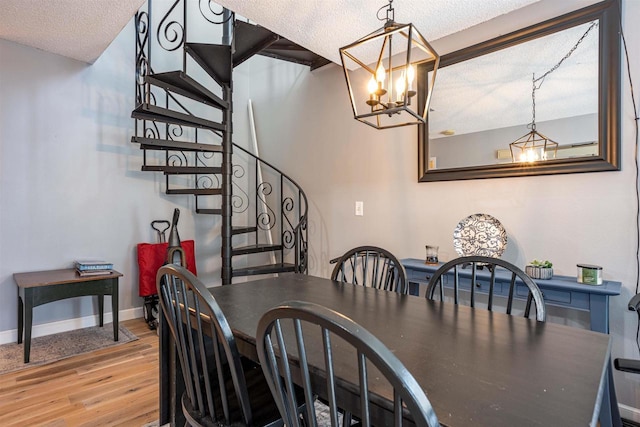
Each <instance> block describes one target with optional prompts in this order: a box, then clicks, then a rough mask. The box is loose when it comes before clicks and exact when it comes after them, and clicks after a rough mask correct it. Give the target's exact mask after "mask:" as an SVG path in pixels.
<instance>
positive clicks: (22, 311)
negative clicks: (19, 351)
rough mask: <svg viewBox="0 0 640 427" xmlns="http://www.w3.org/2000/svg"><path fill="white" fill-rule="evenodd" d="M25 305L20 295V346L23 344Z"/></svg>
mask: <svg viewBox="0 0 640 427" xmlns="http://www.w3.org/2000/svg"><path fill="white" fill-rule="evenodd" d="M23 316H24V303H23V302H22V297H20V296H19V295H18V344H22V333H23V332H24V323H23V322H24V317H23Z"/></svg>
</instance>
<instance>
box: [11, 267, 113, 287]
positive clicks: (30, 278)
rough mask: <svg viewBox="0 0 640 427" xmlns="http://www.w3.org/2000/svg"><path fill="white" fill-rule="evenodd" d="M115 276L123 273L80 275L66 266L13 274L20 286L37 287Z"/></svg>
mask: <svg viewBox="0 0 640 427" xmlns="http://www.w3.org/2000/svg"><path fill="white" fill-rule="evenodd" d="M114 277H122V273H120V272H118V271H115V270H111V272H110V273H109V274H99V275H94V276H80V275H79V274H78V272H77V271H76V269H75V268H65V269H62V270H47V271H30V272H25V273H14V274H13V280H14V281H15V282H16V285H18V287H20V288H36V287H40V286H51V285H60V284H63V283H75V282H90V281H93V280H102V279H112V278H114Z"/></svg>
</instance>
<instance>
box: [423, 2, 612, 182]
mask: <svg viewBox="0 0 640 427" xmlns="http://www.w3.org/2000/svg"><path fill="white" fill-rule="evenodd" d="M620 3H621V0H607V1H603V2H600V3H596V4H594V5H591V6H588V7H586V8H583V9H580V10H577V11H574V12H570V13H568V14H565V15H562V16H559V17H556V18H552V19H549V20H547V21H544V22H541V23H539V24H535V25H532V26H529V27H526V28H523V29H521V30H517V31H514V32H512V33H509V34H506V35H503V36H500V37H496V38H494V39H491V40H488V41H486V42H482V43H478V44H476V45H473V46H470V47H467V48H464V49H461V50H458V51H455V52H452V53H449V54H446V55H443V56H442V57H441V59H440V67H439V69H438V73H442V72H445V73H446V67H447V66H448V65H452V64H456V63H458V62H461V61H467V60H469V59H472V58H476V57H478V56H481V55H486V54H488V53H492V52H495V51H498V50H501V49H505V48H508V47H512V46H516V45H518V44H521V43H525V42H527V41H530V40H534V39H537V38H539V37H544V36H546V35H549V34H553V33H555V32H558V31H562V30H565V29H568V28H571V27H574V26H576V25H580V24H583V23H585V22H589V21H593V20H596V19H597V20H599V21H600V25H599V33H600V34H599V49H598V55H599V68H598V80H599V81H598V142H599V146H598V155H597V156H591V157H581V158H570V159H554V160H547V161H544V162H539V163H537V164H522V163H507V164H496V165H485V166H473V167H460V168H451V169H434V170H429V169H428V164H429V161H428V160H429V135H428V132H429V129H428V117H427V124H426V125H419V126H418V181H419V182H433V181H456V180H466V179H482V178H505V177H520V176H534V175H552V174H566V173H580V172H604V171H619V170H620V152H621V144H620V139H621V136H620V127H621V125H620V99H621V58H622V56H621V40H620V10H621V9H620V8H621V4H620ZM428 67H429V66H428V64H424V65H421V66H419V67H418V70H417V74H418V79H419V80H418V81H420V82H427V81H428V80H427V79H428V73H429V71H430V70H429V68H428ZM436 84H437V83H436ZM427 92H428V91H427V88H426V84H424V85H420V86H419V91H418V102H420V103H423V104H422V105H424V102H425V100H426V97H427Z"/></svg>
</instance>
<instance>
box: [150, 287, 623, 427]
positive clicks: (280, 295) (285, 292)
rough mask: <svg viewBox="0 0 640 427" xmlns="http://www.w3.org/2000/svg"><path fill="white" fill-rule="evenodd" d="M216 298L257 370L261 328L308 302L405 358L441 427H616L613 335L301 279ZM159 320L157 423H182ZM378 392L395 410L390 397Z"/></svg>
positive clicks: (223, 291)
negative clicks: (286, 306)
mask: <svg viewBox="0 0 640 427" xmlns="http://www.w3.org/2000/svg"><path fill="white" fill-rule="evenodd" d="M209 291H210V292H211V295H213V297H214V298H215V299H216V301H217V303H218V304H219V306H220V308H221V309H222V311H223V313H224V314H225V317H226V318H227V320H228V322H229V325H230V327H231V329H232V331H233V334H234V337H235V340H236V344H237V346H238V350H239V351H240V353H241V355H242V356H244V357H247V358H249V359H251V360H253V361H255V362H259V360H258V357H257V350H256V329H257V325H258V321H259V320H260V318H261V316H262V315H263V314H264V313H265V312H267V311H268V310H269V309H271V308H273V307H275V306H278V305H280V304H282V303H284V302H287V301H307V302H312V303H316V304H320V305H323V306H326V307H328V308H330V309H333V310H335V311H337V312H339V313H342V314H343V315H345V316H348V317H350V318H351V319H353V320H354V321H355V322H357V323H359V324H360V325H361V326H363V327H364V328H366V329H367V330H369V332H371V333H372V334H374V335H375V336H376V337H378V338H379V339H380V340H381V341H382V343H383V344H385V345H386V346H387V347H388V348H389V349H390V350H391V351H392V352H393V353H394V354H395V355H396V356H397V357H398V359H399V360H400V361H401V362H402V363H403V364H404V366H405V367H406V368H407V369H408V371H409V372H410V373H411V374H412V375H413V376H414V378H415V379H416V380H417V381H418V383H419V384H420V385H421V386H422V388H423V390H424V391H425V393H426V395H427V397H428V399H429V401H430V402H431V404H432V406H433V408H434V410H435V412H436V414H437V416H438V418H439V421H440V423H441V425H444V426H452V427H454V426H455V427H462V426H494V427H500V426H505V427H506V426H509V427H512V426H563V427H569V426H587V425H590V426H596V425H598V418H599V417H600V425H602V426H609V425H619V415H618V414H617V401H616V398H615V390H614V388H613V387H612V384H611V383H610V378H611V376H610V369H611V353H610V352H611V337H610V336H609V335H607V334H603V333H600V332H594V331H590V330H585V329H580V328H575V327H570V326H566V325H560V324H553V323H549V322H539V321H536V320H535V319H527V318H524V317H519V316H511V315H507V314H504V313H500V312H494V311H488V310H486V309H479V308H471V307H468V306H463V305H456V304H453V303H450V302H446V301H444V302H442V301H431V300H428V299H426V298H424V297H417V296H412V295H400V294H397V293H394V292H387V291H383V290H377V289H372V288H368V287H363V286H357V285H352V284H349V283H340V282H336V281H332V280H329V279H325V278H320V277H314V276H311V275H303V274H287V275H281V276H279V277H271V278H265V279H259V280H255V281H249V282H244V283H236V284H232V285H226V286H217V287H212V288H209ZM160 317H161V322H160V325H159V328H160V331H159V332H160V424H161V425H162V424H165V423H170V424H171V425H180V422H181V415H182V414H181V409H180V398H179V396H180V395H181V393H182V390H183V385H182V377H181V374H180V369H179V364H177V363H176V360H177V358H176V354H175V348H174V345H173V343H172V341H171V336H170V334H169V332H168V327H167V325H166V323H165V320H164V317H163V316H160ZM311 352H312V350H310V353H311ZM343 362H344V363H343ZM317 371H318V372H322V368H321V367H318V369H317ZM335 373H336V376H337V378H339V379H340V382H341V383H343V384H349V383H350V382H351V381H352V380H353V381H357V373H354V372H353V369H352V368H351V366H350V365H349V364H348V363H346V361H340V357H339V355H337V361H336V366H335ZM350 390H354V388H353V387H344V389H343V390H342V393H343V396H344V398H343V399H341V401H340V402H341V406H342V409H345V410H350V409H351V408H352V407H353V408H356V407H357V404H358V399H359V396H357V395H356V393H355V392H352V391H350ZM372 392H374V393H379V394H380V395H382V397H383V398H386V399H387V401H388V403H389V405H391V402H392V397H393V396H386V395H385V394H384V393H387V394H388V393H389V392H388V390H372ZM320 397H322V396H320ZM383 400H384V399H383ZM612 406H613V408H612ZM390 407H391V406H389V408H390ZM384 409H385V408H382V410H383V411H384ZM612 411H613V414H612ZM375 421H377V423H376V424H377V425H384V424H385V421H384V420H383V419H379V420H374V422H375Z"/></svg>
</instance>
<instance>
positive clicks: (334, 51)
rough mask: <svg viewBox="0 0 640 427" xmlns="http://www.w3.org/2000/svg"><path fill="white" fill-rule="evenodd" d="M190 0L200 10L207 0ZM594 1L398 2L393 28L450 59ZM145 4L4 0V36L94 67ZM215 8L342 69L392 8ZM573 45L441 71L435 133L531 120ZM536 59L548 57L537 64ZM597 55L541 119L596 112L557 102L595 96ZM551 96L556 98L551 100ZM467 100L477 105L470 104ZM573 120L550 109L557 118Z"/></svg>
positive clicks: (0, 13)
mask: <svg viewBox="0 0 640 427" xmlns="http://www.w3.org/2000/svg"><path fill="white" fill-rule="evenodd" d="M183 1H187V2H189V3H193V6H194V7H195V6H197V4H198V2H200V1H206V0H183ZM597 1H598V0H426V1H425V0H395V1H394V2H393V6H394V8H395V20H396V22H400V23H409V22H411V23H413V24H414V25H415V26H416V28H417V29H418V30H419V31H420V32H421V33H422V34H423V35H424V36H425V38H426V39H427V40H429V41H431V42H432V44H433V45H434V47H435V48H436V50H437V51H438V53H440V54H444V53H447V52H450V51H453V50H456V49H460V48H462V47H466V46H469V45H472V44H475V43H477V42H479V41H482V40H487V39H490V38H493V37H496V36H498V35H500V34H505V33H508V32H510V31H514V30H515V29H518V28H523V27H525V26H527V25H531V24H533V23H537V22H542V21H543V20H545V19H549V18H551V17H554V16H558V15H561V14H563V13H567V12H569V11H572V10H576V9H578V8H582V7H585V6H588V5H589V4H592V3H596V2H597ZM144 3H145V0H0V38H2V39H6V40H10V41H14V42H17V43H21V44H24V45H28V46H32V47H36V48H38V49H42V50H45V51H49V52H52V53H56V54H60V55H63V56H67V57H70V58H74V59H77V60H80V61H84V62H88V63H92V62H94V61H95V60H96V59H97V58H98V57H99V56H100V55H101V54H102V52H103V51H104V50H105V49H106V48H107V47H108V46H109V44H110V43H111V42H112V40H113V39H114V38H115V37H116V36H117V35H118V34H119V33H120V31H121V30H122V28H123V27H124V26H125V25H126V24H127V23H128V22H129V20H130V19H131V17H132V16H133V15H134V14H135V12H136V11H137V10H138V9H139V8H140V7H141V6H142V5H143V4H144ZM156 3H157V4H158V6H160V7H161V8H162V7H166V8H170V7H171V6H172V5H173V3H174V0H154V5H155V4H156ZM216 3H217V4H219V5H220V6H224V7H227V8H228V9H230V10H233V11H234V12H236V13H237V14H238V15H240V16H242V17H245V18H248V19H249V20H251V21H253V22H255V23H257V24H260V25H262V26H264V27H266V28H268V29H270V30H271V31H273V32H275V33H277V34H280V35H281V36H283V37H285V38H287V39H289V40H291V41H293V42H295V43H297V44H299V45H301V46H303V47H305V48H307V49H309V50H311V51H313V52H315V53H317V54H320V55H322V56H324V57H325V58H327V59H330V60H332V61H334V62H336V63H340V58H339V53H338V49H339V48H340V47H342V46H345V45H347V44H349V43H351V42H353V41H355V40H357V39H359V38H361V37H363V36H364V35H366V34H369V33H371V32H372V31H374V30H377V29H378V28H380V27H381V26H382V24H383V22H382V21H379V20H378V19H377V17H376V14H377V12H378V10H379V9H380V8H381V7H383V8H384V7H385V5H386V4H387V3H386V2H385V1H384V0H365V1H362V0H360V1H357V0H304V1H302V0H270V1H257V0H218V1H216ZM381 15H384V12H381ZM382 17H384V16H382ZM579 31H580V30H578V31H577V32H579ZM575 39H576V34H573V33H571V32H567V33H566V35H565V36H564V38H563V37H560V38H559V39H558V41H557V42H556V41H553V42H545V43H543V44H542V45H541V46H539V47H534V50H533V52H532V51H524V50H519V51H518V52H513V51H510V52H505V53H503V54H496V55H495V56H493V57H489V56H487V57H486V58H484V62H489V63H491V64H493V65H494V66H495V65H496V64H497V68H494V69H492V70H491V71H483V70H487V69H485V68H484V64H483V65H482V66H481V65H480V63H479V62H474V63H466V64H463V65H461V66H460V67H458V69H457V70H454V69H453V68H452V69H451V70H450V71H449V72H447V71H446V70H444V69H443V70H442V71H441V72H440V73H439V74H438V79H437V83H436V89H437V90H434V98H433V100H432V104H431V105H432V108H433V109H434V110H435V111H434V112H433V114H432V115H430V121H431V125H432V128H433V130H434V131H435V133H437V132H438V131H440V130H446V129H454V130H455V131H456V133H458V134H460V133H466V132H472V131H474V129H476V130H477V129H478V126H488V124H487V115H486V111H492V112H493V113H494V114H492V115H493V116H494V117H496V118H498V119H501V123H500V125H499V126H498V127H501V126H508V125H510V124H520V123H523V121H524V123H526V122H528V121H529V120H530V118H531V91H530V88H531V78H530V76H531V74H532V73H536V74H538V75H539V74H540V73H543V72H544V71H546V70H547V69H548V68H549V67H550V66H552V65H553V64H554V63H555V62H557V60H558V55H559V54H564V53H566V46H567V45H568V44H569V45H571V44H572V43H573V41H574V40H575ZM132 42H133V41H132ZM594 43H597V37H594V38H592V39H591V40H590V41H589V42H588V43H585V46H584V48H585V49H588V48H589V47H591V49H595V46H596V45H595V44H594ZM591 51H592V52H593V50H591ZM534 58H535V59H536V61H537V60H538V59H540V60H541V61H539V62H537V63H535V64H534V63H533V61H532V60H533V59H534ZM591 58H592V59H590V60H589V61H591V62H588V61H586V60H584V59H581V60H580V61H582V67H576V66H570V65H568V64H567V65H564V66H563V67H562V68H561V69H560V70H558V72H557V73H554V75H552V76H551V77H550V78H549V79H548V82H545V88H543V89H541V90H540V91H539V92H538V94H537V96H538V97H539V98H538V100H539V102H538V104H539V105H540V110H539V111H537V114H539V116H540V117H539V120H544V118H545V117H544V116H545V115H546V114H547V113H546V112H545V110H544V108H543V107H542V105H550V104H551V102H552V101H555V104H554V105H553V108H555V109H556V110H560V109H563V108H564V109H565V110H571V111H573V108H574V105H577V106H579V107H580V109H579V111H580V112H582V113H584V114H586V113H589V112H590V111H591V110H592V109H593V108H594V107H592V106H593V102H591V101H589V102H585V100H583V99H580V98H579V97H576V96H563V97H557V96H556V97H553V96H552V94H554V93H556V94H557V93H559V92H558V91H559V90H561V89H569V88H570V89H571V91H570V92H568V93H570V94H571V93H572V94H577V93H585V92H592V86H593V85H594V82H595V77H594V76H593V73H597V70H596V69H595V68H594V65H593V62H592V61H593V57H591ZM576 59H579V58H578V55H576ZM585 61H586V62H585ZM523 64H524V65H523ZM483 73H484V75H483ZM507 74H508V75H507ZM497 76H500V79H499V81H496V82H495V84H492V83H491V78H493V80H494V81H495V78H496V77H497ZM487 78H489V80H487ZM483 79H484V80H483ZM505 82H511V83H509V84H505ZM581 82H588V83H586V84H588V85H590V86H583V87H579V84H581ZM556 85H558V86H556ZM436 92H437V93H436ZM470 94H474V96H473V97H470ZM489 94H491V97H489ZM547 96H550V99H548V100H547V99H545V97H547ZM470 99H472V100H473V102H469V100H470ZM558 100H561V102H559V103H558ZM454 101H458V102H457V104H459V105H464V104H466V109H465V110H463V111H461V112H459V113H455V114H462V115H463V116H464V120H460V118H459V117H455V114H454V113H453V111H452V109H451V108H449V107H448V106H447V103H451V102H454ZM454 103H456V102H454ZM516 112H517V113H518V114H516ZM567 114H568V113H566V112H560V111H557V112H554V113H553V114H551V113H549V115H550V116H552V117H558V116H560V117H564V116H567ZM571 114H573V113H571ZM516 116H517V117H516ZM456 119H457V120H456ZM491 126H492V127H493V126H494V125H493V124H492V125H491ZM496 126H497V125H496Z"/></svg>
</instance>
